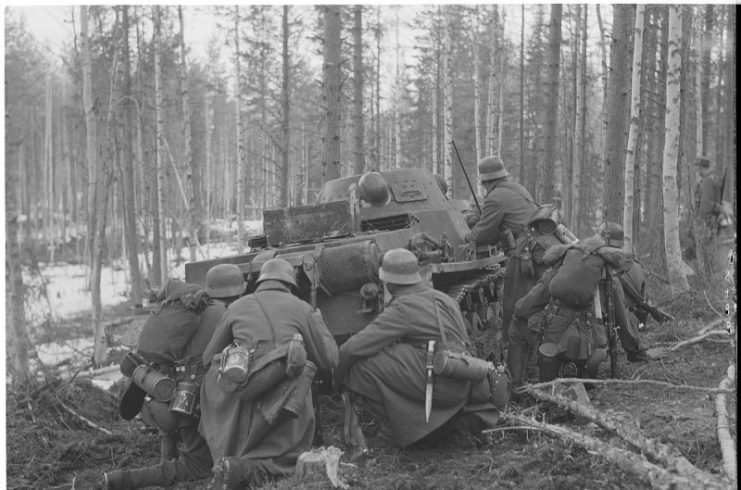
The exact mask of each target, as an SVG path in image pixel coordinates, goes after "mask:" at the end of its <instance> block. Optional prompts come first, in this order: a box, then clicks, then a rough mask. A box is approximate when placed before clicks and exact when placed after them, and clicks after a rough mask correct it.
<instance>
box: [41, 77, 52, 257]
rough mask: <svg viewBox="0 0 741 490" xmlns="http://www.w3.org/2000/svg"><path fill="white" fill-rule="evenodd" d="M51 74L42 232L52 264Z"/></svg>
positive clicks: (46, 133) (45, 127) (47, 88)
mask: <svg viewBox="0 0 741 490" xmlns="http://www.w3.org/2000/svg"><path fill="white" fill-rule="evenodd" d="M51 87H52V74H51V72H48V73H47V75H46V103H45V107H44V179H43V185H44V232H45V235H46V241H47V243H48V249H49V262H50V263H54V248H55V243H54V163H53V162H54V148H53V145H52V141H53V140H52V129H53V128H52V126H53V124H52V114H53V110H54V108H53V100H52V88H51Z"/></svg>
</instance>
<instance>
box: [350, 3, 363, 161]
mask: <svg viewBox="0 0 741 490" xmlns="http://www.w3.org/2000/svg"><path fill="white" fill-rule="evenodd" d="M353 20H354V25H353V67H352V68H353V123H354V124H353V156H354V159H353V162H354V165H353V173H354V174H356V175H359V174H362V173H363V168H364V166H365V149H364V143H365V126H364V121H365V118H364V117H363V71H364V70H363V6H362V5H355V6H353Z"/></svg>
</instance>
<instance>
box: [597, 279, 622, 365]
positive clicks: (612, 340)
mask: <svg viewBox="0 0 741 490" xmlns="http://www.w3.org/2000/svg"><path fill="white" fill-rule="evenodd" d="M601 282H602V286H603V288H604V291H605V310H604V311H603V312H602V315H603V322H604V324H605V330H607V350H608V352H609V354H610V377H611V378H617V377H618V376H619V375H620V372H619V367H618V359H617V326H616V325H615V297H614V296H613V290H612V273H611V272H610V268H609V266H605V271H604V275H603V278H602V280H601Z"/></svg>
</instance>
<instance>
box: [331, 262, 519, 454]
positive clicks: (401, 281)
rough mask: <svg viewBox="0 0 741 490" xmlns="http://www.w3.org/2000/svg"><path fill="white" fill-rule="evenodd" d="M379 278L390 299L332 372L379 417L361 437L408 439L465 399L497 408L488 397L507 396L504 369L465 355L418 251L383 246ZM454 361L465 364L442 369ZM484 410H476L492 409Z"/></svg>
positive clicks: (456, 318) (374, 441) (385, 441)
mask: <svg viewBox="0 0 741 490" xmlns="http://www.w3.org/2000/svg"><path fill="white" fill-rule="evenodd" d="M379 278H380V279H381V280H382V281H383V282H384V283H385V285H386V288H387V289H388V292H389V293H390V295H391V296H392V298H393V299H392V300H391V302H390V303H389V304H388V305H387V306H386V308H385V309H384V311H383V312H381V313H380V314H379V315H378V316H377V317H376V318H375V319H374V320H373V321H372V322H371V323H369V324H368V325H367V326H366V327H365V328H364V329H363V330H361V331H360V332H358V333H357V334H355V335H353V336H352V337H350V339H348V340H347V341H346V342H345V343H344V344H343V345H342V346H341V347H340V363H339V366H338V367H337V370H336V371H335V376H334V384H335V389H337V390H338V391H339V390H341V389H342V388H343V387H344V388H346V389H347V390H348V391H349V392H350V395H351V398H352V399H353V401H354V402H358V403H359V404H360V405H362V406H364V407H365V408H367V409H368V410H369V411H370V412H371V413H372V414H373V415H374V417H375V419H376V422H377V423H378V426H379V432H378V434H377V435H375V436H373V437H372V438H369V439H368V445H369V446H370V447H384V446H387V447H388V446H396V447H405V446H409V445H411V444H413V443H415V442H417V441H420V440H421V439H422V438H424V437H425V436H427V435H428V434H431V433H432V432H433V431H435V430H436V429H438V428H440V427H441V426H443V424H445V423H446V422H448V421H449V420H451V419H452V418H453V417H454V416H456V415H457V414H459V413H461V411H462V409H464V407H465V406H466V405H467V404H469V403H470V402H473V403H481V404H483V405H486V408H487V409H488V410H490V412H494V416H496V415H497V413H496V408H495V405H498V407H499V408H503V406H504V405H505V404H506V403H507V401H508V400H509V393H508V391H509V378H508V375H507V374H506V373H505V372H504V368H500V369H498V370H497V368H494V365H493V364H491V363H489V362H486V361H484V360H482V359H476V358H474V357H472V356H469V355H468V351H469V345H470V342H469V338H468V334H467V332H466V327H465V324H464V321H463V317H462V316H461V312H460V310H459V308H458V305H457V304H456V303H455V302H454V301H453V299H452V298H450V297H449V296H447V295H446V294H444V293H442V292H440V291H436V290H434V289H432V288H430V287H429V286H428V285H427V284H425V283H424V282H422V279H421V277H420V274H419V272H418V264H417V257H416V256H415V255H414V254H413V253H412V252H410V251H409V250H406V249H393V250H389V251H388V252H386V254H385V255H384V257H383V260H382V265H381V268H380V271H379ZM458 361H462V362H461V366H463V367H464V369H463V371H464V372H463V373H452V372H449V371H455V370H456V369H455V367H454V364H456V363H457V362H458ZM436 373H437V374H436ZM455 374H459V375H458V376H455ZM454 376H455V377H454ZM472 398H473V400H472ZM492 403H493V404H492ZM485 412H486V410H483V411H482V413H481V414H480V415H481V416H483V417H485V416H486V415H491V413H489V414H485Z"/></svg>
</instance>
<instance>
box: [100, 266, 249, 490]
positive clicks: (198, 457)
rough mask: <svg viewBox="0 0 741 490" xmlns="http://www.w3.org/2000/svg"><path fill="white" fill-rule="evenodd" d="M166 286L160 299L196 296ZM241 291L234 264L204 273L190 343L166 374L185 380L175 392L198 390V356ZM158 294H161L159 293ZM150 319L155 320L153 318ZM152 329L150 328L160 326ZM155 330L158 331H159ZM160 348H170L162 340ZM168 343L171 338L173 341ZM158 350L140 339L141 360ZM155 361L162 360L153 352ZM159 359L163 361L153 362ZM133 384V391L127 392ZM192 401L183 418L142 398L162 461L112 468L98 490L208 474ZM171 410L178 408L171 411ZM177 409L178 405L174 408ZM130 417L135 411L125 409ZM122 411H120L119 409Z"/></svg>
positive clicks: (187, 287)
mask: <svg viewBox="0 0 741 490" xmlns="http://www.w3.org/2000/svg"><path fill="white" fill-rule="evenodd" d="M168 286H169V288H166V290H167V295H166V297H165V298H164V299H165V300H168V299H169V300H170V301H173V300H174V299H175V298H178V297H183V296H184V295H188V294H201V293H203V291H200V288H198V287H197V286H196V285H191V284H188V283H184V282H181V281H176V280H173V281H170V282H169V283H168ZM245 288H246V283H245V281H244V276H243V275H242V271H241V270H240V269H239V267H238V266H236V265H233V264H221V265H216V266H214V267H212V268H211V269H209V271H208V273H207V274H206V290H205V294H206V295H207V296H203V295H202V294H201V296H203V297H204V298H206V304H205V308H204V309H203V310H202V311H200V313H199V316H198V327H197V329H196V330H195V333H193V335H192V336H191V337H190V340H189V341H188V342H187V344H186V345H185V347H184V349H183V351H182V353H178V354H177V356H176V357H177V359H175V358H173V359H172V361H171V362H169V363H168V364H170V367H171V369H170V370H168V374H172V375H173V377H174V379H175V381H176V382H186V383H188V385H187V386H183V385H178V389H180V388H187V387H189V388H190V389H191V391H192V395H193V396H194V397H195V396H196V394H197V393H198V392H199V391H200V386H199V385H200V384H201V381H202V380H203V375H204V373H205V368H204V366H203V364H202V361H201V357H202V355H203V351H204V349H205V348H206V345H207V344H208V342H209V341H210V340H211V337H212V335H213V333H214V329H215V327H216V324H217V323H218V322H219V320H220V319H221V316H222V315H223V314H224V312H225V311H226V307H227V305H228V304H229V303H231V302H232V301H234V300H235V299H237V298H238V297H239V296H241V295H242V294H243V293H244V291H245ZM163 291H164V290H163ZM153 319H155V320H156V317H153ZM161 326H162V325H157V326H156V327H161ZM160 330H162V329H161V328H160ZM164 340H165V342H164V344H163V345H165V346H167V347H172V344H169V345H168V343H167V341H166V340H167V339H164ZM173 343H175V340H174V339H173ZM153 350H154V351H159V348H154V349H153V347H152V346H151V345H147V342H146V341H142V339H141V338H140V343H139V351H140V353H142V355H143V356H148V357H152V355H154V354H157V353H156V352H152V351H153ZM157 357H158V358H160V357H162V358H166V357H168V356H167V355H166V354H164V353H159V354H158V356H157ZM159 360H163V359H159ZM131 386H133V387H134V388H132V387H131ZM131 386H130V387H129V390H127V392H128V391H133V390H135V389H136V386H135V385H134V384H132V385H131ZM124 400H128V402H129V403H131V402H132V400H131V395H129V396H128V397H127V396H126V395H125V396H124ZM195 400H196V399H195V398H194V399H193V402H192V404H193V405H192V408H193V413H192V414H184V413H182V412H181V411H176V410H172V409H171V404H170V403H163V402H160V401H157V400H155V399H152V398H149V397H148V398H147V399H144V400H143V403H141V402H140V403H141V404H140V407H141V408H140V410H141V417H142V420H143V421H144V422H145V423H146V424H147V425H150V426H153V427H157V428H158V429H159V430H160V433H161V437H162V452H161V459H162V462H161V463H160V464H157V465H153V466H149V467H145V468H140V469H136V470H117V471H111V472H108V473H105V474H104V475H103V480H104V483H103V488H104V489H108V490H118V489H121V490H125V489H133V488H141V487H149V486H155V485H156V486H162V487H165V486H170V485H174V484H175V483H177V482H184V481H192V480H201V479H205V478H208V477H209V476H211V467H212V464H213V462H212V460H211V454H210V452H209V449H208V446H207V445H206V441H205V439H204V438H203V437H202V436H201V434H199V432H198V421H199V418H198V415H199V414H198V410H197V402H196V401H195ZM175 408H176V409H177V408H178V407H175ZM180 408H181V409H182V408H183V407H180ZM127 409H128V410H132V411H133V413H134V414H135V412H138V411H139V410H138V409H136V408H135V407H128V408H127ZM122 410H123V407H122ZM178 439H179V440H180V441H181V451H180V454H179V455H178V452H177V441H178Z"/></svg>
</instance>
